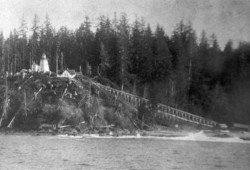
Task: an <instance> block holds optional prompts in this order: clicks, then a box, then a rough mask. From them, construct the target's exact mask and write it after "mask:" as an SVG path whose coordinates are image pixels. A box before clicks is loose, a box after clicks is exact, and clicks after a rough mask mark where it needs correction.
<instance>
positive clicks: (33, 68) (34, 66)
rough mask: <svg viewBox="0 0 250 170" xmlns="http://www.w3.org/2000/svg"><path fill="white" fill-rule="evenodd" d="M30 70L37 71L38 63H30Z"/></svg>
mask: <svg viewBox="0 0 250 170" xmlns="http://www.w3.org/2000/svg"><path fill="white" fill-rule="evenodd" d="M31 71H32V72H38V71H39V65H37V64H36V63H35V62H33V64H32V65H31Z"/></svg>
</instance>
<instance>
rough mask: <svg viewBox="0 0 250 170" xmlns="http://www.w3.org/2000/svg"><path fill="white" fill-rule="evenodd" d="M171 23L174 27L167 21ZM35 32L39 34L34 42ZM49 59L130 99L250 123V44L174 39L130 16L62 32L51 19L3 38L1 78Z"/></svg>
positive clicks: (187, 35)
mask: <svg viewBox="0 0 250 170" xmlns="http://www.w3.org/2000/svg"><path fill="white" fill-rule="evenodd" d="M166 22H167V21H166ZM29 32H31V34H29ZM43 53H45V54H46V56H47V58H48V60H49V64H50V69H51V71H53V72H55V71H56V61H57V59H58V60H59V69H60V70H64V69H67V68H68V69H75V70H76V71H81V72H82V73H83V74H88V76H90V77H96V76H101V77H104V78H107V79H109V80H111V81H112V82H113V83H115V84H116V85H117V87H119V89H122V90H124V91H127V92H130V93H133V94H136V95H139V96H142V97H146V98H149V99H150V100H152V101H154V102H160V103H163V104H167V105H170V106H173V107H177V108H180V109H183V110H186V111H189V112H191V113H194V114H197V115H202V116H204V117H207V118H211V119H214V120H216V121H219V122H224V123H229V124H230V123H232V122H241V123H248V124H249V122H250V105H249V103H250V98H249V96H250V89H249V87H250V43H247V42H240V43H239V46H238V47H237V48H233V42H232V41H228V42H227V43H226V45H225V48H222V47H219V44H218V42H217V38H216V35H214V34H213V35H211V36H210V35H206V33H205V31H203V32H202V34H201V35H198V36H197V35H196V32H195V30H194V29H193V28H192V24H191V23H189V24H185V23H184V22H183V21H181V22H179V23H178V24H177V25H176V27H175V29H174V30H173V32H172V34H171V35H167V34H166V33H165V32H164V29H163V27H161V26H160V25H158V26H157V27H156V29H155V30H152V29H151V27H150V25H149V24H147V23H146V22H145V21H144V20H143V19H136V20H135V21H130V20H129V19H128V18H127V16H126V14H121V15H120V16H119V17H118V16H116V15H114V17H113V18H111V19H110V18H109V17H106V16H100V17H99V19H98V24H96V25H92V23H91V21H90V20H89V18H88V17H86V18H85V19H83V23H81V24H80V26H79V27H78V29H76V30H71V29H69V28H67V27H66V26H62V27H61V28H60V29H59V30H56V29H55V28H53V26H52V25H51V22H50V19H49V16H48V15H47V16H46V17H45V21H44V22H40V21H39V17H38V16H37V15H35V16H34V19H33V21H32V27H31V28H28V27H27V24H26V21H25V19H24V18H22V19H21V25H20V27H19V28H18V29H14V30H13V31H11V32H10V35H9V36H8V37H4V36H3V33H0V61H1V64H0V70H1V72H2V74H3V73H4V72H8V73H11V74H15V73H17V72H19V71H20V70H22V69H30V66H31V64H32V63H33V62H36V63H37V64H38V63H39V60H40V57H41V56H42V54H43Z"/></svg>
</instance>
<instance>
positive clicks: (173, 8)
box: [0, 0, 250, 48]
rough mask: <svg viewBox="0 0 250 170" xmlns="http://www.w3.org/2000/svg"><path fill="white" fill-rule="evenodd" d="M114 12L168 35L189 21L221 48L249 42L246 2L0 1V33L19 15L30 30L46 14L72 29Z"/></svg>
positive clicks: (55, 23)
mask: <svg viewBox="0 0 250 170" xmlns="http://www.w3.org/2000/svg"><path fill="white" fill-rule="evenodd" d="M114 12H117V14H120V13H122V12H126V13H127V14H128V17H129V19H130V22H132V21H133V20H134V18H135V17H136V16H138V17H144V18H145V20H146V22H148V23H150V24H151V26H152V27H153V28H154V27H155V25H156V24H157V23H159V24H160V25H162V26H163V27H164V28H165V30H166V33H167V34H168V35H171V34H172V31H173V30H174V28H175V26H176V24H177V23H178V22H180V20H182V19H183V20H184V22H185V23H187V22H188V21H191V22H192V24H193V27H194V29H195V30H196V31H197V35H198V36H200V34H201V31H202V30H203V29H204V30H205V31H206V32H207V34H208V35H211V34H212V33H213V32H214V33H215V34H216V35H217V37H218V40H219V43H220V46H221V47H222V48H223V47H224V44H225V43H226V42H227V40H228V39H232V40H233V41H234V42H238V41H240V40H243V41H250V19H249V18H250V0H0V30H2V31H3V32H4V35H5V37H6V36H8V35H9V32H10V30H12V29H13V28H18V27H19V25H20V20H21V17H22V16H24V18H25V20H26V22H27V23H28V26H29V28H30V27H31V22H32V19H33V18H34V14H38V16H39V17H40V21H41V22H43V21H44V19H45V15H46V13H48V15H49V17H50V19H51V22H52V25H53V26H54V27H55V28H56V29H58V28H59V27H60V26H67V27H69V28H72V29H75V28H77V27H79V26H80V23H81V22H83V21H84V18H85V16H89V17H90V19H91V21H92V22H96V21H97V18H98V17H99V16H100V15H102V14H104V15H108V16H110V17H111V18H112V17H113V14H114Z"/></svg>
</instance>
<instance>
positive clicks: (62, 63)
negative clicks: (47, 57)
mask: <svg viewBox="0 0 250 170" xmlns="http://www.w3.org/2000/svg"><path fill="white" fill-rule="evenodd" d="M61 56H62V57H61V69H62V70H64V68H63V58H64V57H63V53H62V52H61Z"/></svg>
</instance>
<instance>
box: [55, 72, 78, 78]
mask: <svg viewBox="0 0 250 170" xmlns="http://www.w3.org/2000/svg"><path fill="white" fill-rule="evenodd" d="M75 76H76V72H75V71H74V70H65V71H64V72H63V73H62V74H61V75H57V77H66V78H71V79H72V78H74V77H75Z"/></svg>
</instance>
